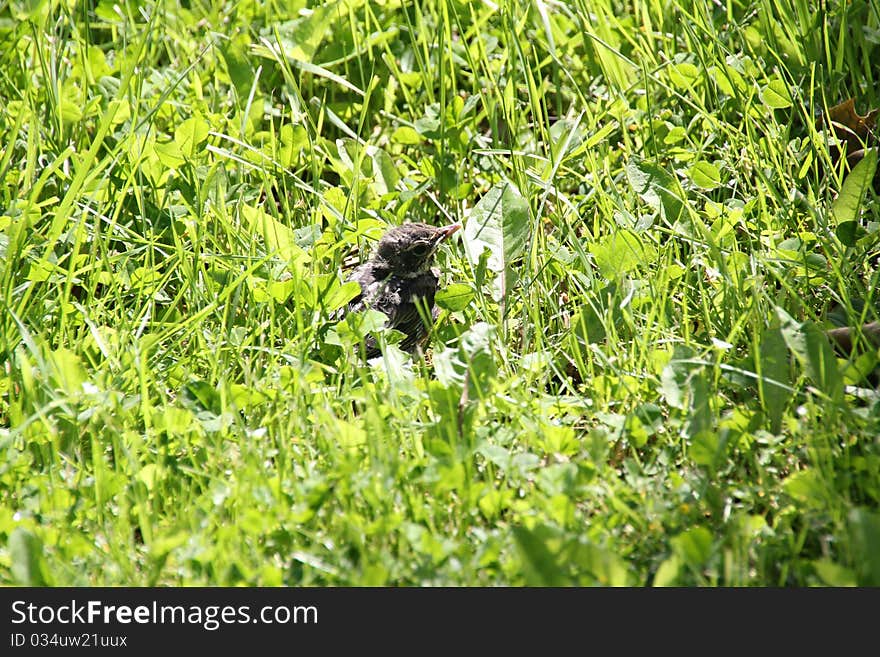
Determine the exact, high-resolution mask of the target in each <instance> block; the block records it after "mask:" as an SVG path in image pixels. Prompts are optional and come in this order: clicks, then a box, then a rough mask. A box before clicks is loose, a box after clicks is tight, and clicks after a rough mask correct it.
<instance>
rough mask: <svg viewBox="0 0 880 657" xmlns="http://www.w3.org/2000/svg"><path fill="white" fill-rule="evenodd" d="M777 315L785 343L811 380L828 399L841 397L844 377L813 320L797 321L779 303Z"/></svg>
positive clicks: (826, 341)
mask: <svg viewBox="0 0 880 657" xmlns="http://www.w3.org/2000/svg"><path fill="white" fill-rule="evenodd" d="M776 315H777V316H778V317H779V321H780V322H781V326H780V330H781V332H782V337H783V338H784V339H785V343H786V344H787V345H788V348H789V349H790V350H791V351H792V353H793V354H794V355H795V358H797V359H798V361H799V362H800V363H801V366H802V367H804V369H805V370H806V371H807V374H809V376H810V378H811V379H812V380H813V383H814V384H815V385H816V386H817V387H818V388H819V389H820V390H822V392H824V393H825V394H826V395H828V396H829V397H830V398H831V399H833V400H840V399H842V397H843V379H842V378H841V376H840V371H839V370H838V367H837V360H836V359H835V357H834V352H833V351H832V350H831V346H830V345H829V344H828V338H826V337H825V334H824V333H823V332H822V331H821V330H820V329H819V327H817V326H816V325H815V324H814V323H813V322H804V323H803V324H798V323H797V322H795V320H794V319H793V318H792V317H791V316H790V315H789V314H788V313H787V312H785V310H783V309H782V308H779V307H778V306H777V308H776Z"/></svg>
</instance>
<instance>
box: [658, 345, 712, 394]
mask: <svg viewBox="0 0 880 657" xmlns="http://www.w3.org/2000/svg"><path fill="white" fill-rule="evenodd" d="M694 355H695V354H694V351H693V349H691V348H690V347H688V346H685V345H676V346H675V350H674V352H673V354H672V358H671V359H670V361H669V362H668V363H667V364H666V365H665V366H664V367H663V370H662V372H661V374H660V394H662V395H663V398H664V399H665V400H666V403H667V404H669V405H670V406H672V407H673V408H678V409H684V407H685V399H686V398H687V396H688V394H689V390H690V386H689V385H688V380H689V378H690V376H691V373H692V372H693V371H694V370H695V369H699V368H702V367H703V366H702V365H696V364H694V363H691V362H688V361H689V360H690V359H692V358H693V357H694Z"/></svg>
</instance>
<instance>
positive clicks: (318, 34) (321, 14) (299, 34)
mask: <svg viewBox="0 0 880 657" xmlns="http://www.w3.org/2000/svg"><path fill="white" fill-rule="evenodd" d="M338 5H339V3H338V2H327V3H324V4H318V5H317V6H315V7H314V8H312V9H311V10H310V11H309V12H308V13H304V14H303V15H301V16H302V17H301V18H297V19H296V20H293V21H290V22H288V23H283V24H282V25H279V26H278V27H277V28H273V29H277V31H278V34H279V37H280V39H281V42H282V44H284V47H285V54H286V55H287V56H288V57H292V58H294V59H298V60H305V61H312V60H313V58H314V56H315V53H316V52H317V50H318V48H319V47H320V45H321V42H322V41H323V40H324V37H325V36H326V35H327V33H328V32H329V31H330V29H331V28H332V27H333V25H334V23H335V20H334V19H335V18H336V17H337V16H339V10H338Z"/></svg>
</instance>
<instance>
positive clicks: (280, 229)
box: [241, 205, 308, 263]
mask: <svg viewBox="0 0 880 657" xmlns="http://www.w3.org/2000/svg"><path fill="white" fill-rule="evenodd" d="M241 214H242V217H243V218H244V219H245V221H246V222H247V224H248V226H249V227H250V229H251V231H252V232H254V233H257V234H258V235H260V236H261V237H262V238H263V241H264V242H265V244H266V250H267V251H268V252H269V253H271V254H273V255H277V256H279V257H281V258H283V259H284V260H287V261H288V263H301V262H303V261H305V260H308V254H307V253H306V252H305V251H304V250H303V249H302V248H301V247H300V246H299V245H297V243H296V233H295V232H294V231H293V230H291V229H290V228H288V227H287V226H285V225H284V224H282V223H281V222H280V221H278V220H277V219H275V218H274V217H273V216H272V215H270V214H268V213H266V212H264V211H263V210H262V209H261V208H257V207H251V206H249V205H242V206H241Z"/></svg>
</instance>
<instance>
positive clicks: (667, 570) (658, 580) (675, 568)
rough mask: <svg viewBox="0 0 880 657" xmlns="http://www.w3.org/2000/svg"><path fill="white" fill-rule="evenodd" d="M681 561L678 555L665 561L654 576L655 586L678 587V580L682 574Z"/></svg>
mask: <svg viewBox="0 0 880 657" xmlns="http://www.w3.org/2000/svg"><path fill="white" fill-rule="evenodd" d="M681 565H682V564H681V559H680V558H679V557H678V555H677V554H673V555H672V556H671V557H669V558H668V559H666V560H664V561H663V563H661V564H660V567H659V568H658V569H657V573H656V574H655V575H654V582H653V585H654V586H677V585H678V583H679V582H678V578H679V576H680V573H681Z"/></svg>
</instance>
